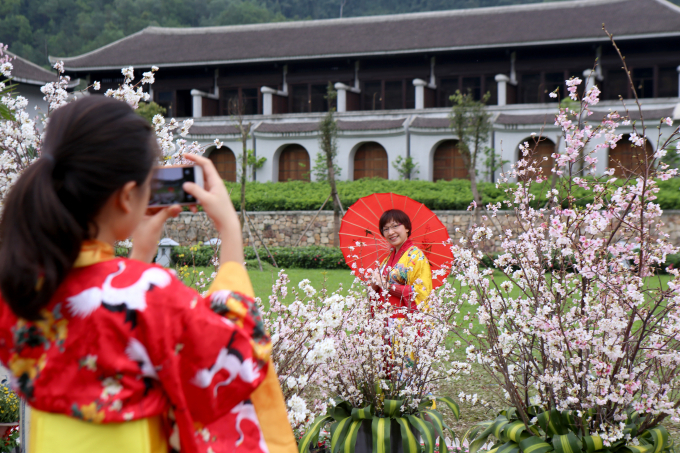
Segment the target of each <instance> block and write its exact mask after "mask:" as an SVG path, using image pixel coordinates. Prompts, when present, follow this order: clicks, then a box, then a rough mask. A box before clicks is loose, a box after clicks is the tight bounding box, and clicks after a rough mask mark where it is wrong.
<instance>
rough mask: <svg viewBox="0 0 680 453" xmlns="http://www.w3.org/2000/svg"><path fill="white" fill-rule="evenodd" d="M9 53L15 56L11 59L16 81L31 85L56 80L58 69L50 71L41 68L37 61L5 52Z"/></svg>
mask: <svg viewBox="0 0 680 453" xmlns="http://www.w3.org/2000/svg"><path fill="white" fill-rule="evenodd" d="M5 53H6V54H7V55H10V56H11V57H14V59H13V60H11V61H10V63H12V66H13V69H12V77H13V79H14V81H15V82H20V83H27V84H29V85H45V84H46V83H48V82H56V80H57V73H56V71H54V72H53V71H48V70H47V69H44V68H41V67H40V66H38V65H37V64H35V63H31V62H30V61H28V60H26V59H24V58H21V57H19V56H17V55H15V54H13V53H12V52H5Z"/></svg>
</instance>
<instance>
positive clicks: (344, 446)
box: [291, 281, 470, 453]
mask: <svg viewBox="0 0 680 453" xmlns="http://www.w3.org/2000/svg"><path fill="white" fill-rule="evenodd" d="M301 289H302V290H303V292H306V293H312V292H313V289H310V288H309V284H308V283H306V284H305V285H303V287H301ZM331 297H335V298H339V297H341V296H340V295H339V294H337V293H336V294H335V295H333V296H331ZM342 301H343V302H342V305H343V307H344V308H343V310H340V311H338V312H337V314H338V316H340V317H341V320H340V321H339V322H340V324H341V325H342V329H338V330H336V331H334V332H333V334H331V335H327V336H326V338H325V340H324V341H325V342H326V343H327V345H326V347H327V351H326V353H325V354H324V356H323V358H322V360H320V365H319V367H320V371H321V372H320V373H319V374H318V376H319V379H322V380H323V382H320V385H319V387H318V391H319V392H320V393H321V394H322V395H323V396H325V397H327V398H328V397H332V399H330V401H329V407H328V408H327V409H326V410H325V412H322V413H318V412H317V413H318V414H319V415H318V416H317V417H316V418H315V419H314V420H313V421H312V423H311V424H310V425H309V426H308V427H306V430H305V431H306V432H305V434H304V435H303V436H302V438H301V439H300V441H299V443H298V449H299V451H300V452H301V453H302V452H308V451H310V446H313V447H315V448H316V447H317V446H318V439H319V432H320V430H321V429H322V428H324V427H326V426H328V425H329V432H330V436H329V437H330V445H329V444H326V445H325V447H326V451H328V450H329V448H330V449H331V450H332V451H339V450H342V451H344V452H353V453H364V452H370V451H385V452H391V451H394V452H397V451H403V452H416V451H420V449H421V443H422V444H423V446H424V451H426V452H433V451H434V448H435V445H436V443H437V438H439V451H440V452H444V451H448V449H447V447H446V443H445V442H444V439H445V435H444V432H445V431H447V430H450V428H449V427H448V426H447V425H446V424H445V423H444V419H443V416H442V414H441V413H440V412H439V410H440V409H441V408H442V407H447V408H448V409H450V410H451V411H452V412H453V414H454V416H455V417H456V418H458V417H459V409H458V405H457V404H456V403H455V402H454V401H453V400H452V399H451V398H449V397H438V396H434V395H438V392H439V390H440V387H441V384H442V383H444V382H446V381H450V380H453V379H455V378H456V377H457V376H458V375H459V374H460V373H461V372H467V371H469V369H470V367H469V365H468V364H463V363H459V362H457V361H456V360H455V358H454V357H453V355H452V353H453V351H452V349H451V348H449V347H447V346H446V344H447V342H446V338H447V336H448V333H449V332H448V330H449V327H448V325H447V324H446V322H445V321H444V320H443V318H444V313H446V310H447V309H446V308H445V307H444V305H443V304H442V300H441V299H440V298H439V297H438V296H437V295H436V294H432V296H431V297H430V299H429V300H428V301H427V307H420V308H421V310H415V311H412V312H408V313H406V312H404V313H403V315H404V317H403V318H395V317H394V314H395V312H396V311H395V310H397V309H396V308H394V307H392V306H390V305H389V304H385V303H383V302H382V301H381V298H378V297H372V296H369V294H368V292H367V290H366V288H365V286H364V285H363V284H361V283H360V282H359V281H356V282H355V284H354V285H353V286H352V287H351V288H350V289H349V290H348V292H347V295H346V296H342ZM291 305H292V304H291ZM308 322H309V321H308ZM331 350H332V352H331ZM453 437H455V435H454V436H453Z"/></svg>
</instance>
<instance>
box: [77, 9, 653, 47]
mask: <svg viewBox="0 0 680 453" xmlns="http://www.w3.org/2000/svg"><path fill="white" fill-rule="evenodd" d="M629 1H644V0H551V1H548V2H541V3H524V4H520V5H504V6H486V7H481V8H462V9H449V10H440V11H425V12H417V13H399V14H380V15H375V16H356V17H343V18H332V19H313V20H296V21H286V22H265V23H259V24H243V25H214V26H208V27H158V26H149V27H146V28H145V29H144V30H142V31H144V32H149V33H156V34H178V35H179V34H198V33H219V32H230V31H234V32H238V31H248V30H262V29H276V28H302V27H323V26H327V25H334V24H352V23H356V24H360V23H367V22H369V23H375V22H396V21H402V20H411V19H420V18H428V17H441V16H442V15H444V16H465V15H483V14H490V13H505V12H515V11H525V10H528V11H531V10H534V11H535V10H546V9H563V8H573V7H579V6H593V5H595V4H606V3H623V2H629ZM657 1H659V0H657ZM660 1H665V0H660ZM131 36H132V35H131ZM119 41H121V40H119ZM83 55H86V54H83Z"/></svg>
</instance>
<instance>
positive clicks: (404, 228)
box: [370, 209, 432, 318]
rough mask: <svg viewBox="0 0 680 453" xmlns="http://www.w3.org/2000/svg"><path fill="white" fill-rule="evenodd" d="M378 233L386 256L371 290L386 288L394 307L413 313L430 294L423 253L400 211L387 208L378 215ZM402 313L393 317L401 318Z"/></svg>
mask: <svg viewBox="0 0 680 453" xmlns="http://www.w3.org/2000/svg"><path fill="white" fill-rule="evenodd" d="M378 227H379V231H380V233H381V234H382V236H383V238H385V239H386V240H387V242H389V244H390V246H391V250H390V253H389V255H387V257H385V259H384V260H383V261H382V263H381V264H380V268H379V269H376V270H374V271H373V276H372V277H373V278H372V281H371V282H370V284H371V287H372V288H373V290H374V291H376V292H382V290H383V289H386V290H387V292H388V293H389V302H390V304H391V305H392V306H393V307H403V308H406V309H407V310H415V309H417V308H418V306H420V305H421V304H422V302H424V301H425V300H426V299H427V298H428V296H429V295H430V292H431V291H432V270H431V269H430V263H429V261H428V260H427V258H426V257H425V254H424V253H423V252H422V251H421V250H420V249H419V248H418V247H417V246H416V245H415V244H414V243H413V242H412V241H411V239H410V236H411V231H412V227H411V219H410V218H409V216H408V215H406V213H405V212H404V211H402V210H400V209H389V210H387V211H385V212H384V213H383V214H382V215H381V216H380V221H379V223H378ZM404 316H405V315H404V313H402V310H399V311H398V312H397V313H395V314H394V315H393V317H395V318H402V317H404Z"/></svg>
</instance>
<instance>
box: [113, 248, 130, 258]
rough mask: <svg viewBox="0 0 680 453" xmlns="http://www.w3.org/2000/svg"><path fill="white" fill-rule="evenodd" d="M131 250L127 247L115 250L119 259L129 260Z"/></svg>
mask: <svg viewBox="0 0 680 453" xmlns="http://www.w3.org/2000/svg"><path fill="white" fill-rule="evenodd" d="M130 250H131V249H129V248H127V247H116V248H115V255H116V256H117V257H123V258H127V257H128V255H129V254H130Z"/></svg>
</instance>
